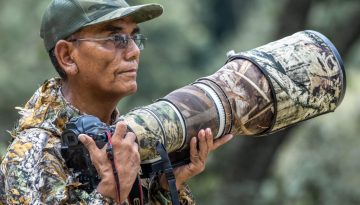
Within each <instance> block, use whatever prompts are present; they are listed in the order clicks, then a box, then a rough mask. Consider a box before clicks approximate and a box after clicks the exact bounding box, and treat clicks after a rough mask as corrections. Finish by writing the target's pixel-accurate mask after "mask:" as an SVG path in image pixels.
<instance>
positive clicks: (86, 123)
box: [61, 115, 115, 192]
mask: <svg viewBox="0 0 360 205" xmlns="http://www.w3.org/2000/svg"><path fill="white" fill-rule="evenodd" d="M114 131H115V127H113V126H108V125H106V124H105V123H103V122H101V121H100V120H99V119H98V118H97V117H94V116H91V115H81V116H77V117H74V118H72V119H71V120H70V121H69V122H68V123H67V124H66V126H65V129H64V132H63V133H62V135H61V154H62V156H63V158H64V159H65V163H66V166H67V167H68V168H69V169H71V171H72V172H73V173H74V174H75V176H76V178H77V179H78V180H79V182H81V183H82V186H81V188H82V189H84V190H85V191H87V192H91V191H92V190H94V189H95V188H96V187H97V185H98V184H99V182H100V180H101V178H100V177H99V175H98V173H97V171H96V169H95V167H94V166H93V165H92V162H91V158H90V154H89V152H88V151H87V149H86V147H85V146H84V145H83V144H82V143H81V142H80V141H79V140H78V136H79V135H80V134H86V135H88V136H90V137H91V138H92V139H93V140H94V141H95V143H96V145H97V147H98V148H100V149H101V148H103V147H104V146H105V145H106V144H107V142H108V139H107V133H109V134H110V135H112V134H113V133H114Z"/></svg>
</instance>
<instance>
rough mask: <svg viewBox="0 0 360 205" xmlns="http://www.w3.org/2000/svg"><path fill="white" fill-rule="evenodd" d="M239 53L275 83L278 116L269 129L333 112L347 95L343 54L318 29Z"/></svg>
mask: <svg viewBox="0 0 360 205" xmlns="http://www.w3.org/2000/svg"><path fill="white" fill-rule="evenodd" d="M236 56H238V58H243V59H247V60H249V61H251V62H252V63H254V64H256V65H257V66H258V68H259V69H260V70H261V71H262V72H263V73H264V75H265V76H266V77H267V78H268V81H269V84H270V85H271V87H272V90H273V93H274V95H275V96H274V101H275V104H274V107H275V113H274V115H275V116H274V121H273V125H272V128H271V129H269V130H268V132H275V131H277V130H279V129H283V128H285V127H287V126H289V125H292V124H294V123H297V122H300V121H303V120H306V119H310V118H313V117H316V116H318V115H321V114H325V113H328V112H332V111H334V110H335V108H336V107H337V106H338V105H339V104H340V102H341V100H342V98H343V97H344V94H345V87H346V85H345V84H346V82H345V70H344V67H343V64H342V60H341V57H340V55H339V54H338V52H337V50H336V48H335V47H334V45H332V43H331V42H330V41H329V40H328V39H327V38H326V37H325V36H323V35H322V34H320V33H318V32H315V31H302V32H298V33H295V34H293V35H291V36H288V37H285V38H283V39H280V40H278V41H274V42H272V43H269V44H266V45H264V46H261V47H259V48H255V49H252V50H250V51H247V52H242V53H239V54H237V55H236ZM235 58H237V57H235Z"/></svg>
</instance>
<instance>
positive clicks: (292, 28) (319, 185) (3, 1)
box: [0, 0, 360, 205]
mask: <svg viewBox="0 0 360 205" xmlns="http://www.w3.org/2000/svg"><path fill="white" fill-rule="evenodd" d="M48 2H49V1H48V0H46V1H36V0H27V1H21V0H12V1H8V0H0V37H1V38H0V48H1V52H0V136H1V138H0V155H2V154H4V152H5V151H6V146H7V145H8V142H9V140H10V137H9V134H8V133H7V132H6V130H11V129H12V127H13V126H14V125H15V123H16V119H17V117H18V114H17V112H16V111H15V110H14V107H15V106H21V105H24V103H25V102H26V100H27V99H28V98H29V97H30V96H31V95H32V93H33V91H34V90H35V89H36V88H37V87H38V86H39V85H40V84H41V83H42V82H43V81H45V80H46V79H48V78H50V77H52V76H54V75H56V73H55V71H54V69H53V68H52V66H51V64H50V61H49V60H48V56H47V54H46V52H45V50H44V47H43V44H42V41H41V39H40V38H39V27H40V21H41V16H42V13H43V11H44V9H45V7H46V5H47V4H48ZM139 2H140V3H148V2H149V1H145V0H138V1H131V0H129V3H130V4H135V3H139ZM153 2H157V3H160V4H162V5H164V7H165V13H164V14H163V15H162V17H161V18H158V19H156V20H154V21H152V22H147V23H144V24H143V25H142V30H143V32H144V33H145V34H146V35H147V36H148V38H149V41H148V43H147V48H146V49H145V50H144V52H143V53H142V59H141V65H140V70H139V79H138V82H139V91H138V93H137V94H135V95H133V96H131V97H128V98H126V99H124V100H123V101H122V102H120V104H119V109H120V110H121V112H122V113H126V112H128V111H129V110H130V109H131V108H134V107H135V106H141V105H147V104H150V103H151V102H153V101H154V100H156V99H157V98H160V97H162V96H164V95H166V94H167V93H169V92H171V91H173V90H175V89H177V88H180V87H182V86H184V85H186V84H189V83H191V82H193V81H194V80H196V79H197V78H199V77H203V76H207V75H209V74H212V73H214V72H215V71H216V70H217V69H219V68H220V67H221V66H222V65H223V64H224V62H225V60H226V55H225V54H226V52H227V51H229V50H235V51H245V50H249V49H252V48H255V47H257V46H260V45H263V44H266V43H268V42H271V41H274V40H277V39H279V38H281V37H284V36H288V35H291V34H292V33H295V32H296V31H300V30H305V29H312V30H316V31H319V32H321V33H323V34H324V35H326V36H327V37H328V38H330V39H331V40H332V42H333V43H334V44H335V46H336V47H337V48H338V50H339V52H340V54H341V55H342V57H343V60H344V62H345V67H346V72H347V91H346V95H345V98H344V100H343V102H342V104H341V105H340V106H339V108H338V109H337V110H336V111H335V112H334V113H331V114H327V115H324V116H320V117H317V118H315V119H312V120H310V121H307V122H304V123H301V124H299V125H297V126H294V127H292V128H290V129H287V130H285V131H283V132H279V133H277V134H275V135H272V136H267V137H262V138H248V137H242V136H238V137H236V138H235V139H234V140H232V142H231V143H229V144H227V145H226V146H224V147H222V148H220V149H219V150H218V151H216V152H215V153H213V154H212V155H211V157H210V160H209V163H208V165H207V169H206V171H205V172H204V173H202V174H201V175H199V176H198V177H195V178H194V179H192V180H191V181H190V187H191V189H192V190H193V192H194V195H195V196H196V198H197V201H198V203H199V204H210V205H211V204H254V205H265V204H266V205H272V204H295V205H315V204H327V205H338V204H345V205H346V204H349V205H350V204H354V205H355V204H360V189H359V186H360V174H359V170H360V161H359V155H360V149H359V146H360V139H359V137H360V127H359V125H360V109H359V108H358V107H359V105H360V81H359V79H360V69H359V68H360V1H359V0H317V1H315V0H302V1H295V0H278V1H275V0H273V1H268V0H252V1H250V0H227V1H222V0H198V1H191V0H182V1H169V0H154V1H153Z"/></svg>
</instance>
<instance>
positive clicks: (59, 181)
mask: <svg viewBox="0 0 360 205" xmlns="http://www.w3.org/2000/svg"><path fill="white" fill-rule="evenodd" d="M18 109H19V110H20V114H21V115H22V117H21V119H20V120H19V125H18V126H17V127H16V128H15V129H14V131H13V132H12V136H13V138H14V140H13V142H12V144H11V145H10V146H9V147H8V150H7V153H6V155H5V156H4V158H3V160H2V163H1V167H0V168H1V171H0V205H2V204H115V203H114V202H113V201H112V200H111V199H109V198H107V197H103V196H101V195H100V194H99V193H98V192H97V191H96V190H94V191H93V192H92V193H90V194H88V193H87V192H85V191H82V190H80V189H78V187H79V185H80V183H79V182H77V181H76V178H75V176H74V175H73V173H71V171H70V170H68V169H67V167H66V166H65V162H64V159H63V158H62V156H61V154H60V146H61V141H60V137H59V136H60V134H61V132H62V131H63V128H64V125H65V123H66V122H67V121H68V120H69V119H70V118H71V117H74V116H77V115H80V114H81V113H80V111H79V110H77V109H76V108H75V107H73V106H71V105H70V104H69V103H67V102H66V101H65V99H64V97H63V96H62V93H61V80H60V79H59V78H55V79H51V80H49V81H46V82H45V83H44V84H43V85H42V86H41V87H40V88H39V89H38V90H37V91H36V92H35V94H34V95H33V97H32V98H31V99H30V100H29V101H28V102H27V103H26V105H25V107H24V108H18ZM116 117H117V111H114V113H113V120H114V121H115V120H116ZM148 181H149V179H144V180H143V185H144V186H146V187H145V190H147V189H149V188H148V187H149V182H148ZM154 188H156V189H157V190H153V189H150V191H149V193H153V194H155V195H153V194H151V195H149V196H148V197H147V198H148V199H149V202H148V203H150V204H169V203H168V202H163V201H164V200H163V201H159V200H158V199H167V200H168V201H170V198H168V196H167V195H166V194H165V195H162V193H166V192H164V191H163V190H160V186H154ZM180 193H187V194H182V195H181V200H182V201H185V202H184V203H183V204H195V202H194V199H193V198H192V195H191V194H190V191H189V190H188V189H184V190H180ZM125 204H128V203H127V202H125Z"/></svg>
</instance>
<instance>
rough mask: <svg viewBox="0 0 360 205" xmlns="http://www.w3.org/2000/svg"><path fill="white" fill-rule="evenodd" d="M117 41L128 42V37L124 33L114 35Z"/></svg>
mask: <svg viewBox="0 0 360 205" xmlns="http://www.w3.org/2000/svg"><path fill="white" fill-rule="evenodd" d="M113 38H114V40H115V41H119V42H126V41H127V37H126V36H124V35H115V36H113Z"/></svg>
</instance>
